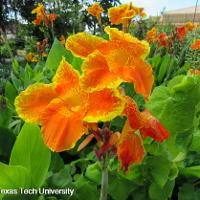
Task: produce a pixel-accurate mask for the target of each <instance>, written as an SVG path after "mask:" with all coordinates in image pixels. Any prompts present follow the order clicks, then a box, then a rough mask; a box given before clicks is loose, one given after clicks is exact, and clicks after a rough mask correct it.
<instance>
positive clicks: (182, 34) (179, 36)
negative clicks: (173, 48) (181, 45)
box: [177, 26, 187, 42]
mask: <svg viewBox="0 0 200 200" xmlns="http://www.w3.org/2000/svg"><path fill="white" fill-rule="evenodd" d="M186 34H187V30H186V28H185V27H184V26H181V27H178V28H177V39H178V40H179V41H180V42H183V41H184V39H185V37H186Z"/></svg>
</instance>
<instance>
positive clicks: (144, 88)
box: [116, 59, 154, 99]
mask: <svg viewBox="0 0 200 200" xmlns="http://www.w3.org/2000/svg"><path fill="white" fill-rule="evenodd" d="M116 73H117V74H118V75H119V77H120V78H121V79H123V80H124V81H125V82H133V83H134V88H135V92H136V93H139V94H142V95H143V96H144V97H145V99H148V98H149V96H150V94H151V90H152V87H153V83H154V77H153V71H152V67H151V65H149V64H147V63H146V62H144V61H142V60H139V59H135V60H134V62H133V66H124V67H121V68H119V69H118V71H117V72H116Z"/></svg>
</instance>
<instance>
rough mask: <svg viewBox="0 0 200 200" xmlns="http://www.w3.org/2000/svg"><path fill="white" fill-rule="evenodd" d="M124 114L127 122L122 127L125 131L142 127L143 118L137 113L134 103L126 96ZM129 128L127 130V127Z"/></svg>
mask: <svg viewBox="0 0 200 200" xmlns="http://www.w3.org/2000/svg"><path fill="white" fill-rule="evenodd" d="M124 114H125V115H126V116H127V119H128V120H127V122H126V124H125V126H124V128H126V129H127V130H131V129H132V130H137V129H140V128H141V127H143V126H144V124H145V118H144V117H143V115H142V113H141V112H140V111H139V109H138V106H137V104H136V102H135V101H134V100H133V99H132V98H131V97H128V96H126V106H125V109H124ZM127 123H129V125H130V127H131V129H130V128H128V126H129V125H127Z"/></svg>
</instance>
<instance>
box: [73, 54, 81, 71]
mask: <svg viewBox="0 0 200 200" xmlns="http://www.w3.org/2000/svg"><path fill="white" fill-rule="evenodd" d="M82 63H83V59H81V58H78V57H73V60H72V62H71V65H72V66H73V67H74V69H76V70H78V71H79V72H80V73H81V72H82V71H81V65H82Z"/></svg>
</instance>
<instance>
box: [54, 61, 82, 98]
mask: <svg viewBox="0 0 200 200" xmlns="http://www.w3.org/2000/svg"><path fill="white" fill-rule="evenodd" d="M79 77H80V74H79V73H78V71H76V70H75V69H73V67H72V65H70V64H69V63H68V62H67V61H66V60H65V59H64V58H63V59H62V61H61V62H60V65H59V67H58V69H57V71H56V74H55V76H54V77H53V84H54V86H55V89H56V91H57V93H58V94H59V95H61V96H63V95H64V94H66V93H67V92H68V91H69V89H71V88H78V87H79Z"/></svg>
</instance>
